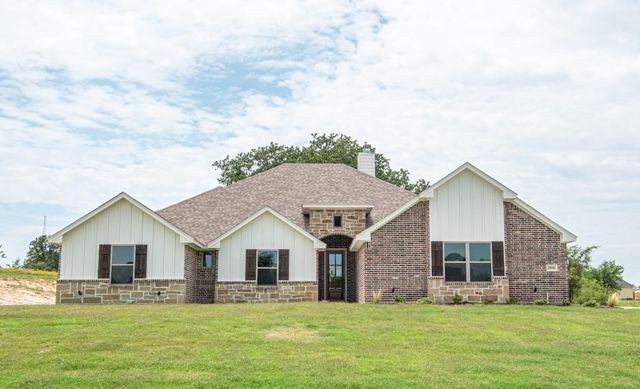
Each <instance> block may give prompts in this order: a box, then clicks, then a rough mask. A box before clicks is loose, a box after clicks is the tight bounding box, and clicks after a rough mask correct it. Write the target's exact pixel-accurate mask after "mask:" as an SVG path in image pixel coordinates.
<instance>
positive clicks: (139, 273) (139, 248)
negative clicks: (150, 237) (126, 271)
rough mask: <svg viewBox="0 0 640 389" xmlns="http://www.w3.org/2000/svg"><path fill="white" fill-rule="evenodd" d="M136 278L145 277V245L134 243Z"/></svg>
mask: <svg viewBox="0 0 640 389" xmlns="http://www.w3.org/2000/svg"><path fill="white" fill-rule="evenodd" d="M136 278H147V245H146V244H139V245H136Z"/></svg>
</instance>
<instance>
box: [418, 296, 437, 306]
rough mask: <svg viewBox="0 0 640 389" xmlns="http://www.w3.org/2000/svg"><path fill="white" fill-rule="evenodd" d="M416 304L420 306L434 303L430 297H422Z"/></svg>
mask: <svg viewBox="0 0 640 389" xmlns="http://www.w3.org/2000/svg"><path fill="white" fill-rule="evenodd" d="M416 304H419V305H427V304H433V301H432V300H431V299H430V298H429V297H420V298H419V299H418V300H417V301H416Z"/></svg>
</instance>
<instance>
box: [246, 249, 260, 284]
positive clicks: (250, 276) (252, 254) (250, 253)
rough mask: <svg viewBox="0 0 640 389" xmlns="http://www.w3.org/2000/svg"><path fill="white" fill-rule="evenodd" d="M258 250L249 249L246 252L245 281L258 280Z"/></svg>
mask: <svg viewBox="0 0 640 389" xmlns="http://www.w3.org/2000/svg"><path fill="white" fill-rule="evenodd" d="M256 251H257V250H247V252H246V254H245V259H246V260H245V270H244V279H245V281H255V280H256Z"/></svg>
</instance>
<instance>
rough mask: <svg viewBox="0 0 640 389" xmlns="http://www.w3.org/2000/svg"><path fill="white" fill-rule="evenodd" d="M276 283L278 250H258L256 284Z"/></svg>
mask: <svg viewBox="0 0 640 389" xmlns="http://www.w3.org/2000/svg"><path fill="white" fill-rule="evenodd" d="M277 283H278V252H277V251H276V250H258V285H276V284H277Z"/></svg>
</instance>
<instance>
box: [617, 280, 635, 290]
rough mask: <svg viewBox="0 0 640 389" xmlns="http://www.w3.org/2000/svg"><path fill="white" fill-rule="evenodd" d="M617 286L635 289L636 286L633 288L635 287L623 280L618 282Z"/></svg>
mask: <svg viewBox="0 0 640 389" xmlns="http://www.w3.org/2000/svg"><path fill="white" fill-rule="evenodd" d="M619 286H620V287H621V288H635V287H636V286H635V285H633V284H632V283H630V282H627V281H625V280H622V281H620V284H619Z"/></svg>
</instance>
